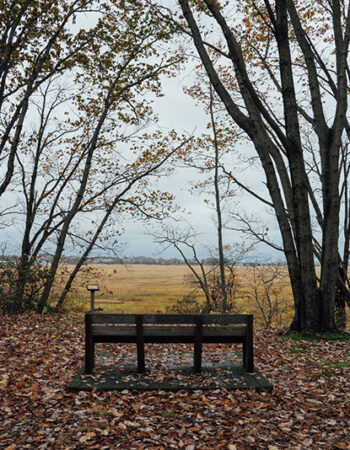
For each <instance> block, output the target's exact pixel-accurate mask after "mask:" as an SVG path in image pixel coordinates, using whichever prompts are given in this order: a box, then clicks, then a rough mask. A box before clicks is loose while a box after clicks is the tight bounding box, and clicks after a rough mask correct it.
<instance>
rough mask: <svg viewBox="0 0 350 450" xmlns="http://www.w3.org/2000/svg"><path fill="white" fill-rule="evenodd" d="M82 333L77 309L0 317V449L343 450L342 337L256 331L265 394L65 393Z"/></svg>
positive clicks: (348, 374)
mask: <svg viewBox="0 0 350 450" xmlns="http://www.w3.org/2000/svg"><path fill="white" fill-rule="evenodd" d="M83 336H84V333H83V319H82V317H71V316H59V317H49V316H42V317H40V316H29V315H24V316H18V317H13V318H6V319H0V397H1V403H0V448H4V449H7V450H15V449H24V448H33V449H34V448H35V449H46V448H47V449H56V448H57V449H60V448H62V449H75V448H91V449H110V448H122V449H140V450H141V449H162V448H163V449H168V448H175V449H177V448H183V449H185V450H191V449H197V448H198V449H206V448H207V449H212V448H213V449H214V448H215V449H220V448H223V449H229V450H235V449H245V448H247V449H249V448H252V449H259V448H263V449H264V448H266V449H269V450H276V449H278V448H283V449H287V448H293V449H309V448H310V449H322V448H326V449H330V448H331V449H336V448H339V449H344V448H346V449H350V439H349V429H350V383H349V381H350V368H349V367H338V365H339V364H337V362H339V361H346V360H347V361H348V360H350V345H349V342H317V343H310V342H302V343H295V342H293V341H291V340H289V339H284V338H281V337H279V336H278V335H277V334H276V333H273V332H257V333H256V339H255V353H256V365H257V367H258V369H259V370H260V371H261V372H262V373H263V374H264V375H265V376H266V377H267V378H268V379H269V380H270V381H271V382H272V383H273V385H274V386H275V389H274V391H273V392H272V393H264V392H260V393H258V392H255V391H230V392H228V391H224V390H215V391H209V392H199V391H193V392H191V391H190V392H185V391H179V392H177V393H171V392H145V393H139V392H130V391H123V392H121V393H120V392H103V393H101V392H80V393H79V394H74V393H69V392H67V391H66V387H67V384H68V383H69V382H70V381H71V379H72V377H73V376H74V374H75V373H76V372H77V370H78V369H79V368H80V367H81V365H82V363H83V349H84V343H83ZM204 351H205V350H204ZM340 365H341V364H340Z"/></svg>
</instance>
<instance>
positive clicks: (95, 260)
mask: <svg viewBox="0 0 350 450" xmlns="http://www.w3.org/2000/svg"><path fill="white" fill-rule="evenodd" d="M79 258H80V257H79V256H66V257H64V258H62V259H61V261H62V263H63V264H76V263H77V262H78V261H79ZM17 260H18V256H16V255H2V257H1V258H0V265H1V264H6V263H11V262H15V261H17ZM39 260H40V262H41V263H44V264H47V263H50V262H51V260H52V257H51V256H50V255H48V254H45V255H43V256H41V258H39ZM189 262H190V264H191V265H196V264H197V263H196V261H195V260H191V259H189ZM218 263H219V261H218V259H216V258H212V257H208V258H204V259H203V264H204V265H207V266H217V265H218ZM86 264H110V265H113V264H125V265H128V264H129V265H130V264H149V265H151V264H153V265H160V266H173V265H184V264H185V262H184V261H183V260H182V259H179V258H169V259H165V258H152V257H150V256H134V257H125V258H119V257H111V256H96V257H91V258H88V259H87V260H86ZM280 264H282V263H278V262H267V261H265V262H256V261H249V262H240V263H239V264H237V265H239V266H275V265H280Z"/></svg>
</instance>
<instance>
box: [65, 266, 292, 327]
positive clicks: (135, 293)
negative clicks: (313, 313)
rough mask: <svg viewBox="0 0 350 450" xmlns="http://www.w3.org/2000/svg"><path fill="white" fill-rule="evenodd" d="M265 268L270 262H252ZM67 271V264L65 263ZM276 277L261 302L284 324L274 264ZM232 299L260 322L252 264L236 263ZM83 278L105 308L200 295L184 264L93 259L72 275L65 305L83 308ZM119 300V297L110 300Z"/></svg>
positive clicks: (283, 281) (281, 284)
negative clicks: (103, 262)
mask: <svg viewBox="0 0 350 450" xmlns="http://www.w3.org/2000/svg"><path fill="white" fill-rule="evenodd" d="M257 269H259V270H263V271H265V272H266V273H267V271H271V270H273V268H271V267H270V266H269V267H266V268H261V267H259V268H257ZM67 271H69V266H67ZM280 271H281V277H280V278H279V279H278V280H276V282H275V286H274V290H273V291H271V292H270V294H271V298H272V300H274V304H273V305H272V306H268V305H263V306H264V308H265V309H266V308H274V310H275V313H274V319H273V323H274V325H275V326H278V327H281V326H282V327H283V326H287V325H288V324H289V322H290V320H291V318H292V314H293V304H292V295H291V289H290V287H289V283H288V276H287V273H286V269H285V268H284V267H281V268H280ZM236 280H237V282H236V294H235V297H236V299H235V304H236V308H235V309H236V310H237V312H246V313H251V312H253V313H254V314H255V316H256V323H257V325H263V324H264V321H263V317H262V311H261V308H260V309H259V307H258V304H257V302H256V297H255V294H256V292H260V291H261V293H262V292H263V286H261V285H259V283H258V281H257V279H256V274H255V276H254V269H253V268H252V267H237V278H236ZM87 283H98V284H99V286H100V291H99V292H97V293H96V300H97V302H96V306H98V307H102V308H103V310H104V311H106V312H114V311H115V312H132V313H136V312H138V313H149V312H157V311H158V312H165V311H166V310H167V308H171V307H172V306H173V305H175V304H176V302H177V301H178V300H181V299H182V298H184V297H186V296H190V297H191V298H194V299H196V300H197V301H199V302H201V301H204V296H203V294H202V293H201V291H200V290H199V289H198V288H197V286H196V285H195V284H194V283H193V277H192V274H191V272H190V270H189V268H188V267H187V266H185V265H174V266H166V265H164V266H162V265H141V264H140V265H129V266H123V265H93V266H89V267H86V268H85V269H84V271H83V272H82V273H81V274H80V275H79V276H78V278H77V280H76V282H75V284H74V288H73V291H72V293H71V294H70V296H69V300H68V305H69V306H72V307H73V309H79V310H85V311H87V310H88V309H89V306H90V303H89V299H90V294H89V293H88V291H87V290H86V284H87ZM112 301H120V302H122V303H111V302H112Z"/></svg>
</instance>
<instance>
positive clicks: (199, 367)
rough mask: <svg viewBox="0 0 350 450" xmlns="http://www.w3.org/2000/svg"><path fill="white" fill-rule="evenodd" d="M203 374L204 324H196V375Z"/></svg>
mask: <svg viewBox="0 0 350 450" xmlns="http://www.w3.org/2000/svg"><path fill="white" fill-rule="evenodd" d="M201 372H202V323H201V322H198V323H196V336H195V341H194V373H201Z"/></svg>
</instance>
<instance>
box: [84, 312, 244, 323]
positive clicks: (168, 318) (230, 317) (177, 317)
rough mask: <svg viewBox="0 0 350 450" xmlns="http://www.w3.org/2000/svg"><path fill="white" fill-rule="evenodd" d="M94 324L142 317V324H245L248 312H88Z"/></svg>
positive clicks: (133, 321)
mask: <svg viewBox="0 0 350 450" xmlns="http://www.w3.org/2000/svg"><path fill="white" fill-rule="evenodd" d="M90 316H91V322H92V323H93V324H94V323H95V324H108V323H110V324H123V323H129V324H134V323H136V317H140V316H141V317H142V321H143V323H144V324H155V325H156V324H177V323H179V324H195V323H196V322H197V321H198V319H201V320H202V323H203V324H207V325H208V324H221V325H226V324H246V323H247V320H248V319H247V317H249V314H106V313H104V314H103V313H101V314H90Z"/></svg>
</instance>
